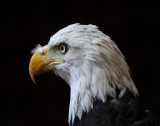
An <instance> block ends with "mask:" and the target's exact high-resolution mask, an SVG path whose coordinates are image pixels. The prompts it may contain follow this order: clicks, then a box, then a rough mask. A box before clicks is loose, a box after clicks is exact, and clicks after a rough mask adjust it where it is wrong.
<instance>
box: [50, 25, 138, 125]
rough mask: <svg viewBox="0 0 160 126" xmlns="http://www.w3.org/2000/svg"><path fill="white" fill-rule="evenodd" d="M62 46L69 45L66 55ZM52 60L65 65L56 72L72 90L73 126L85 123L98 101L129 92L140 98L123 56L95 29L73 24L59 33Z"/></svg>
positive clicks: (52, 41)
mask: <svg viewBox="0 0 160 126" xmlns="http://www.w3.org/2000/svg"><path fill="white" fill-rule="evenodd" d="M59 43H66V44H68V48H69V49H68V52H67V53H66V54H65V55H62V54H60V53H58V51H57V50H56V48H55V46H56V45H57V44H59ZM48 57H49V58H55V59H62V60H64V61H65V62H64V63H62V64H59V65H56V66H55V67H56V70H55V69H54V72H55V73H56V74H57V75H59V76H60V77H62V78H63V79H64V80H65V81H66V82H67V83H68V84H69V85H70V88H71V95H70V107H69V123H70V122H72V123H73V121H74V119H75V117H76V116H78V117H79V119H81V117H82V113H83V112H88V111H89V110H90V109H91V108H92V107H93V101H94V100H96V99H100V100H102V101H103V102H105V101H106V99H107V96H111V97H113V98H115V97H116V95H119V97H121V96H123V95H124V93H125V91H126V90H127V89H128V90H129V91H130V92H132V93H133V94H134V95H137V94H138V91H137V88H136V86H135V84H134V82H133V80H132V78H131V75H130V71H129V67H128V65H127V63H126V62H125V59H124V56H123V54H122V53H121V51H120V50H119V49H118V47H117V45H116V44H115V43H114V42H113V41H112V40H111V39H110V37H109V36H107V35H105V34H104V33H102V32H101V31H99V30H98V28H97V26H95V25H80V24H72V25H69V26H67V27H65V28H63V29H61V30H60V31H58V32H57V33H56V34H54V35H53V36H52V37H51V39H50V41H49V43H48ZM116 88H117V89H119V90H120V94H116V91H115V89H116Z"/></svg>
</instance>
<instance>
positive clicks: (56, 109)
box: [0, 0, 160, 126]
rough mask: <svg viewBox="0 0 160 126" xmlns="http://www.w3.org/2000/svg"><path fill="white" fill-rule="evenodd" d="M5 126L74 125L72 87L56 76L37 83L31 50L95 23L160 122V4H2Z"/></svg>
mask: <svg viewBox="0 0 160 126" xmlns="http://www.w3.org/2000/svg"><path fill="white" fill-rule="evenodd" d="M1 9H2V10H1V13H2V14H1V21H2V23H1V31H2V38H3V40H2V41H1V74H2V75H1V77H0V82H1V84H0V105H1V107H0V125H1V126H61V125H68V106H69V97H70V89H69V86H68V85H67V84H66V83H65V82H64V81H63V80H61V79H60V78H57V77H55V76H54V74H52V73H51V72H48V73H44V74H42V75H39V76H37V77H36V82H37V85H34V83H33V82H32V81H31V79H30V77H29V73H28V64H29V60H30V57H31V54H30V50H31V49H32V48H34V46H35V45H36V44H38V43H40V44H42V45H46V44H47V43H48V41H49V38H50V36H51V35H53V34H54V33H56V32H57V31H58V30H59V29H61V28H63V27H65V26H67V25H69V24H72V23H77V22H79V23H82V24H95V25H97V26H99V29H100V30H102V31H103V32H104V33H105V34H107V35H109V36H111V38H112V39H113V40H114V41H115V42H116V43H117V45H118V46H119V48H120V50H121V51H122V52H123V54H124V55H125V57H126V60H127V63H128V64H129V66H130V69H131V71H132V75H133V78H134V81H135V83H136V85H137V87H138V89H139V92H140V97H141V99H142V101H143V103H144V104H145V105H146V106H147V107H148V108H150V109H151V110H152V111H153V112H154V113H155V114H156V115H157V116H158V117H159V118H160V108H159V107H160V98H159V97H160V91H159V89H160V77H159V75H160V73H159V70H160V69H159V68H160V49H159V29H158V24H159V21H158V18H159V17H160V16H159V13H160V11H159V4H158V2H156V1H153V0H123V1H122V0H119V1H115V0H112V1H111V0H110V1H108V0H106V1H105V2H104V1H100V0H98V1H93V0H72V1H67V0H66V1H59V2H55V1H53V0H52V1H51V0H50V1H49V0H45V1H42V0H37V1H31V0H2V4H1Z"/></svg>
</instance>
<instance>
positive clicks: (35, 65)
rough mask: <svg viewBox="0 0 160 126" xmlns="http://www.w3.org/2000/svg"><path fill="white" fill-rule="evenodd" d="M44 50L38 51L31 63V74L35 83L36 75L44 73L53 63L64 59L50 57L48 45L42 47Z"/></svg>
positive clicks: (58, 62)
mask: <svg viewBox="0 0 160 126" xmlns="http://www.w3.org/2000/svg"><path fill="white" fill-rule="evenodd" d="M41 51H42V52H39V51H36V52H35V53H34V54H33V56H32V58H31V60H30V63H29V74H30V77H31V79H32V80H33V82H34V83H36V82H35V79H34V75H37V74H40V73H43V72H45V71H47V70H49V69H50V68H51V66H52V65H56V64H60V63H63V62H64V61H63V60H57V59H48V58H47V45H46V46H43V47H42V50H41Z"/></svg>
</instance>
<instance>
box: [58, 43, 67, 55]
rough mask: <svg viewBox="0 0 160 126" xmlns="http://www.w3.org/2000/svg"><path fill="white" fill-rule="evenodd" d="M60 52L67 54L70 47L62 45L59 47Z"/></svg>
mask: <svg viewBox="0 0 160 126" xmlns="http://www.w3.org/2000/svg"><path fill="white" fill-rule="evenodd" d="M58 51H59V52H60V53H61V54H65V53H66V52H67V51H68V46H67V44H66V43H61V44H59V45H58Z"/></svg>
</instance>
